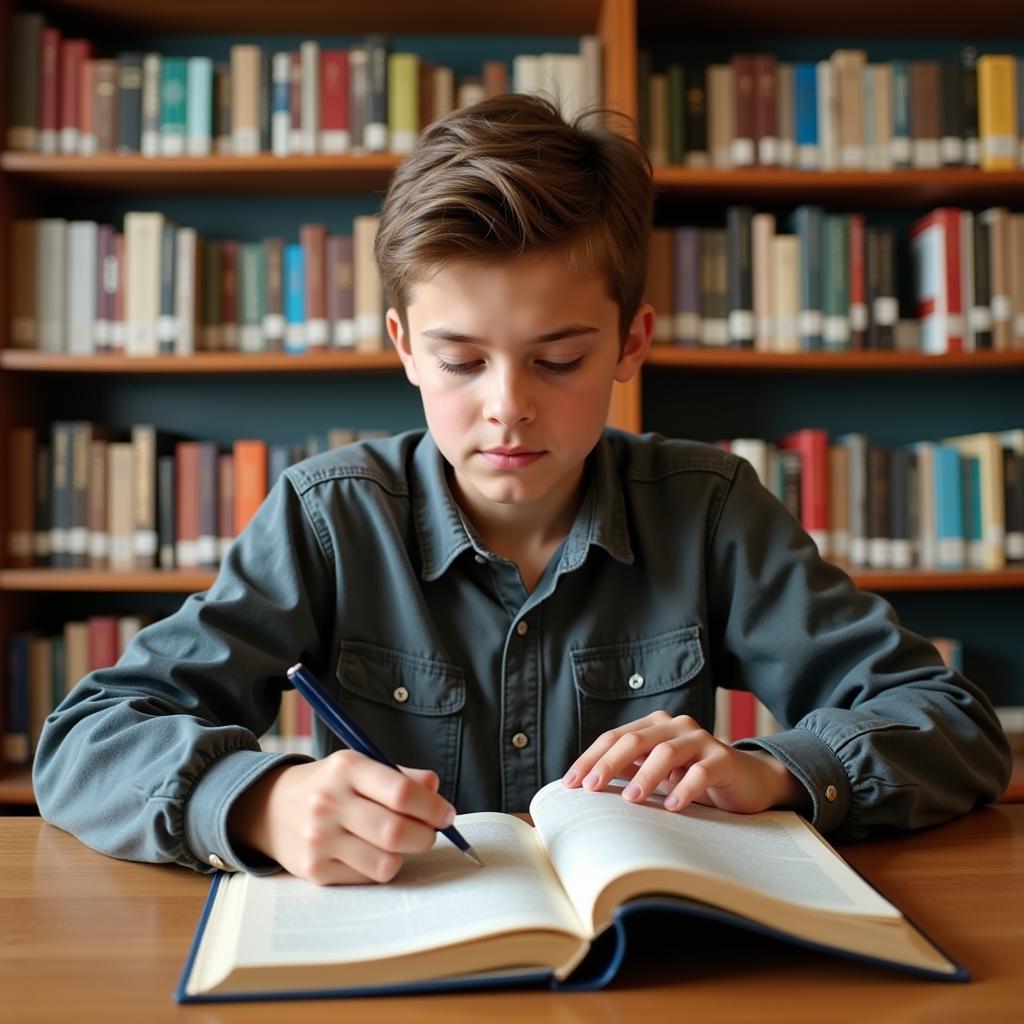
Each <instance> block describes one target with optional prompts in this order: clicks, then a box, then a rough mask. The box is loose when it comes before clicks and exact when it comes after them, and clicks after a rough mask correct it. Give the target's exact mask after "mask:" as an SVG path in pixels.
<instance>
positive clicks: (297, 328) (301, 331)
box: [284, 243, 306, 353]
mask: <svg viewBox="0 0 1024 1024" xmlns="http://www.w3.org/2000/svg"><path fill="white" fill-rule="evenodd" d="M284 317H285V331H284V350H285V351H286V352H295V353H301V352H305V351H306V264H305V255H304V254H303V250H302V246H301V245H299V244H298V243H292V244H290V245H286V246H285V247H284Z"/></svg>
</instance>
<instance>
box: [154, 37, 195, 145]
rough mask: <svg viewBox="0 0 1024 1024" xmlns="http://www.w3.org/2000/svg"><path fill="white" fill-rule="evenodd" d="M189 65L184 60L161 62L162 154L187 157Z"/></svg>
mask: <svg viewBox="0 0 1024 1024" xmlns="http://www.w3.org/2000/svg"><path fill="white" fill-rule="evenodd" d="M187 79H188V63H187V61H186V59H185V58H184V57H164V58H163V59H162V60H161V61H160V153H161V155H162V156H184V155H185V129H186V119H187V113H186V108H187V98H188V97H187V93H188V84H187Z"/></svg>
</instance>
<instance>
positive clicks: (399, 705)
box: [337, 640, 466, 715]
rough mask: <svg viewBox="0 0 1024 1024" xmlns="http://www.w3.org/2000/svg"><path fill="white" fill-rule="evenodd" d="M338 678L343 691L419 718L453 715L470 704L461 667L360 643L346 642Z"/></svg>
mask: <svg viewBox="0 0 1024 1024" xmlns="http://www.w3.org/2000/svg"><path fill="white" fill-rule="evenodd" d="M337 676H338V682H339V683H340V685H341V687H342V689H343V690H348V691H350V692H352V693H357V694H359V696H360V697H366V698H368V699H369V700H373V701H377V702H378V703H380V704H386V705H388V706H389V707H393V708H395V709H396V710H399V711H411V712H413V713H414V714H417V715H450V714H453V713H454V712H456V711H460V710H461V709H462V706H463V705H464V704H465V703H466V683H465V676H464V675H463V672H462V669H461V668H459V666H458V665H449V664H448V663H447V662H443V661H437V660H435V659H433V658H420V657H417V656H416V655H414V654H405V653H402V652H399V651H393V650H390V649H389V648H387V647H377V646H376V645H375V644H367V643H362V642H360V641H356V640H345V641H342V643H341V645H340V650H339V652H338V671H337Z"/></svg>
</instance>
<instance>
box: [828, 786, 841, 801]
mask: <svg viewBox="0 0 1024 1024" xmlns="http://www.w3.org/2000/svg"><path fill="white" fill-rule="evenodd" d="M837 796H839V790H837V789H836V787H835V786H827V787H826V788H825V799H826V800H827V801H828V802H829V803H830V804H831V803H835V799H836V797H837Z"/></svg>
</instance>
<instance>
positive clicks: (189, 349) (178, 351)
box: [174, 228, 198, 356]
mask: <svg viewBox="0 0 1024 1024" xmlns="http://www.w3.org/2000/svg"><path fill="white" fill-rule="evenodd" d="M197 242H198V237H197V235H196V229H195V228H178V230H177V234H176V236H175V245H174V256H175V260H176V266H175V268H174V319H175V322H176V326H177V332H176V334H175V339H174V354H175V355H178V356H190V355H192V354H193V353H194V352H195V347H196V318H197V310H196V280H197V274H198V266H197V260H198V252H197V248H198V245H197Z"/></svg>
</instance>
